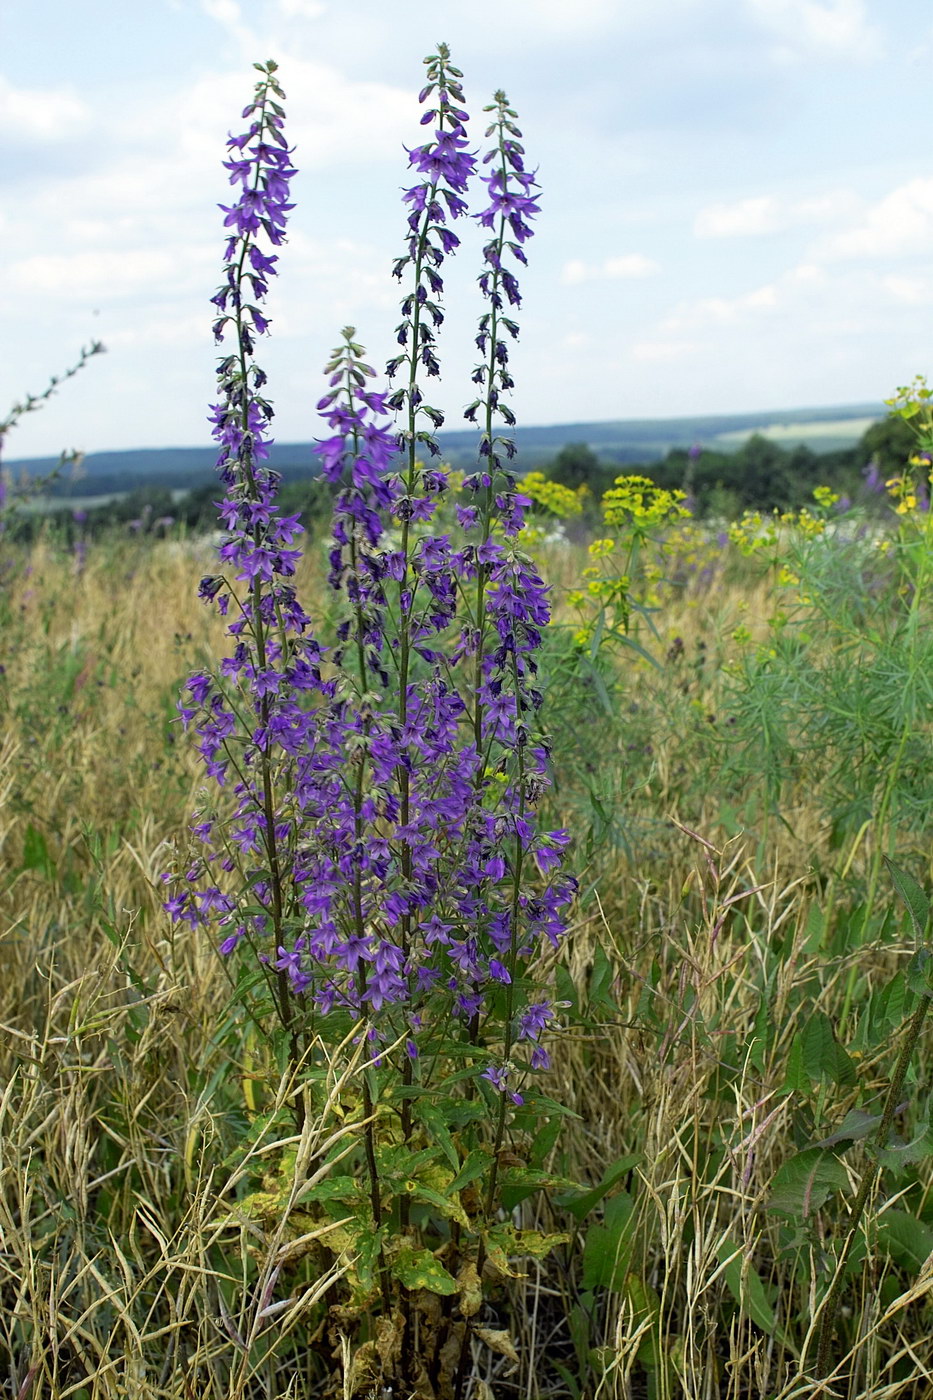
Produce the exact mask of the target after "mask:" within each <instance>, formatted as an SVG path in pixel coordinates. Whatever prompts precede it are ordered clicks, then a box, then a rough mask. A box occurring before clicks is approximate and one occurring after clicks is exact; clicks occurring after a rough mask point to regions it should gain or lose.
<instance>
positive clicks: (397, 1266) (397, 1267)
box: [392, 1245, 459, 1297]
mask: <svg viewBox="0 0 933 1400" xmlns="http://www.w3.org/2000/svg"><path fill="white" fill-rule="evenodd" d="M392 1273H393V1274H394V1276H395V1277H396V1278H397V1279H398V1281H399V1283H403V1284H404V1285H405V1287H406V1288H425V1289H427V1290H428V1292H429V1293H440V1294H442V1295H444V1296H446V1297H449V1296H450V1295H451V1294H454V1293H457V1292H458V1291H459V1287H458V1284H457V1280H456V1279H455V1278H454V1277H453V1275H452V1274H450V1273H448V1272H447V1270H446V1269H445V1268H444V1266H443V1264H442V1263H441V1261H440V1260H439V1259H435V1257H434V1255H433V1254H432V1253H431V1251H430V1250H429V1249H416V1248H415V1247H414V1246H413V1245H403V1246H402V1248H401V1249H400V1250H399V1252H398V1254H397V1255H396V1257H395V1259H394V1260H393V1262H392Z"/></svg>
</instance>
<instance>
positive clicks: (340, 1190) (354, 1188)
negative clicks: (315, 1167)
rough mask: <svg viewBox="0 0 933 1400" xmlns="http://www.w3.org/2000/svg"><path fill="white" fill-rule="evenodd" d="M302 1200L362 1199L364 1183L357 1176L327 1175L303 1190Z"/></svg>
mask: <svg viewBox="0 0 933 1400" xmlns="http://www.w3.org/2000/svg"><path fill="white" fill-rule="evenodd" d="M298 1199H299V1200H300V1201H361V1200H362V1199H363V1183H362V1181H361V1180H360V1178H359V1177H356V1176H325V1177H322V1179H321V1180H320V1181H317V1182H315V1183H314V1185H313V1186H309V1187H307V1188H306V1189H305V1190H304V1191H302V1192H301V1194H300V1195H299V1197H298Z"/></svg>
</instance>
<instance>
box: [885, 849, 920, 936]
mask: <svg viewBox="0 0 933 1400" xmlns="http://www.w3.org/2000/svg"><path fill="white" fill-rule="evenodd" d="M884 863H885V865H886V866H887V867H888V874H889V875H890V876H891V879H892V880H893V881H894V888H895V889H896V890H897V892H898V894H899V895H900V897H901V899H902V900H903V901H904V903H905V904H906V906H907V912H908V914H909V915H910V922H911V923H912V924H913V926H914V933H915V934H916V935H917V937H918V938H923V937H924V935H925V934H926V931H927V926H928V925H929V922H930V901H929V900H928V899H927V897H926V894H925V893H924V891H923V890H922V889H921V887H920V886H919V885H918V884H917V882H916V880H915V879H914V878H913V876H912V875H908V874H907V871H906V870H901V869H900V867H899V866H897V865H895V864H894V862H893V860H891V859H890V858H889V857H888V856H885V857H884Z"/></svg>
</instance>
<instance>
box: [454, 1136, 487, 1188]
mask: <svg viewBox="0 0 933 1400" xmlns="http://www.w3.org/2000/svg"><path fill="white" fill-rule="evenodd" d="M491 1163H492V1153H491V1152H489V1151H487V1150H486V1148H485V1147H477V1148H474V1150H473V1151H472V1152H471V1153H470V1154H469V1156H467V1157H466V1158H465V1159H464V1161H463V1164H462V1165H461V1167H460V1170H459V1171H458V1172H457V1175H456V1176H455V1177H454V1178H453V1180H452V1181H451V1182H449V1184H448V1185H447V1187H446V1190H447V1191H448V1192H449V1193H450V1194H451V1195H453V1194H454V1192H455V1191H460V1190H462V1189H463V1187H464V1186H469V1184H470V1182H471V1181H475V1180H476V1178H477V1177H478V1176H482V1175H483V1173H484V1172H486V1171H488V1170H489V1167H490V1165H491Z"/></svg>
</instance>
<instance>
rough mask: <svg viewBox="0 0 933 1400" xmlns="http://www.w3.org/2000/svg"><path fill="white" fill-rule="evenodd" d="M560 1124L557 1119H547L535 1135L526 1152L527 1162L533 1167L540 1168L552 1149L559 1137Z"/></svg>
mask: <svg viewBox="0 0 933 1400" xmlns="http://www.w3.org/2000/svg"><path fill="white" fill-rule="evenodd" d="M561 1127H562V1124H561V1120H560V1119H559V1118H549V1119H548V1120H547V1122H546V1123H545V1124H544V1127H543V1128H541V1129H540V1131H539V1132H537V1133H536V1134H535V1137H534V1140H533V1141H532V1144H531V1147H530V1149H529V1152H528V1161H529V1162H530V1164H531V1166H533V1167H541V1166H543V1165H544V1163H545V1161H546V1160H547V1158H548V1157H549V1156H550V1154H551V1152H552V1151H553V1149H554V1144H555V1143H556V1142H557V1139H558V1137H559V1136H560V1130H561Z"/></svg>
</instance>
